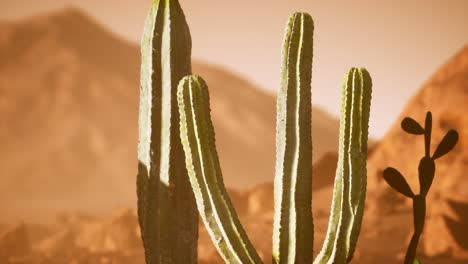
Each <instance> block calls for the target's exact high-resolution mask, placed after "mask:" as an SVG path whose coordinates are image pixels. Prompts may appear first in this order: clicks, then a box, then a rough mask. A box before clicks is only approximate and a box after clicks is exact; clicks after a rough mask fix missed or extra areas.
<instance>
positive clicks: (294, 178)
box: [273, 13, 314, 264]
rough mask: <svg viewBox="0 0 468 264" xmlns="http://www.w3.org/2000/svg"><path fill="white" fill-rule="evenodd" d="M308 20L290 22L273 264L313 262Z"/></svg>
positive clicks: (297, 17)
mask: <svg viewBox="0 0 468 264" xmlns="http://www.w3.org/2000/svg"><path fill="white" fill-rule="evenodd" d="M313 30H314V25H313V20H312V17H311V16H310V15H308V14H306V13H296V14H293V15H292V16H291V17H290V18H289V22H288V26H287V29H286V34H285V39H284V47H283V59H282V60H283V67H282V74H281V88H280V90H279V92H278V99H277V100H278V103H277V139H276V155H277V159H276V176H275V219H274V231H273V262H274V263H290V264H294V263H311V262H312V257H313V221H312V212H311V200H312V164H311V161H312V138H311V71H312V56H313V54H312V53H313Z"/></svg>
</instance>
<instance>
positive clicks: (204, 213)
mask: <svg viewBox="0 0 468 264" xmlns="http://www.w3.org/2000/svg"><path fill="white" fill-rule="evenodd" d="M178 102H179V111H180V137H181V140H182V144H183V147H184V151H185V157H186V166H187V170H188V174H189V177H190V182H191V184H192V188H193V191H194V193H195V198H196V201H197V205H198V210H199V212H200V215H201V218H202V219H203V222H204V224H205V226H206V227H207V230H208V232H209V234H210V236H211V239H212V240H213V241H214V244H215V246H216V248H217V250H218V252H219V253H220V254H221V256H222V257H223V259H224V260H225V262H226V263H246V264H247V263H261V261H260V258H259V256H258V255H257V252H256V251H255V249H254V248H253V246H252V244H251V243H250V241H249V239H248V237H247V235H246V233H245V231H244V229H243V228H242V226H241V224H240V222H239V219H238V217H237V214H236V212H235V210H234V208H233V206H232V203H231V201H230V199H229V196H228V195H227V192H226V189H225V187H224V183H223V177H222V173H221V167H220V164H219V160H218V154H217V152H216V146H215V134H214V129H213V124H212V122H211V116H210V102H209V94H208V87H207V86H206V84H205V82H204V81H203V79H202V78H200V77H198V76H188V77H186V78H184V79H183V80H182V81H181V82H180V84H179V88H178Z"/></svg>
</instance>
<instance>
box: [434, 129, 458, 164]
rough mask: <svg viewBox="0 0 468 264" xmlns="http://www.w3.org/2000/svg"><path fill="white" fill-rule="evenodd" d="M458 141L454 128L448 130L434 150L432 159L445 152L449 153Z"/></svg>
mask: <svg viewBox="0 0 468 264" xmlns="http://www.w3.org/2000/svg"><path fill="white" fill-rule="evenodd" d="M457 142H458V133H457V131H455V130H453V129H452V130H450V131H449V132H448V133H447V134H446V135H445V137H444V138H443V139H442V141H440V144H439V146H438V147H437V149H436V151H434V155H433V156H432V158H433V159H438V158H440V157H442V156H444V155H445V154H447V153H449V152H450V151H451V150H452V149H453V148H454V147H455V145H457Z"/></svg>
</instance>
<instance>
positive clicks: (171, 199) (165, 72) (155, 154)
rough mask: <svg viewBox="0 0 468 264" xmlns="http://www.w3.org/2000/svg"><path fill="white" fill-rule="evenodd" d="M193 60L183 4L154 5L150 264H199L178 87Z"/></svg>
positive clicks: (146, 192)
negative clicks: (183, 146)
mask: <svg viewBox="0 0 468 264" xmlns="http://www.w3.org/2000/svg"><path fill="white" fill-rule="evenodd" d="M190 57H191V37H190V32H189V28H188V26H187V23H186V21H185V17H184V14H183V11H182V9H181V7H180V5H179V3H178V1H177V0H153V1H152V7H151V10H150V12H149V15H148V17H147V20H146V24H145V30H144V34H143V38H142V43H141V58H142V63H141V89H140V93H141V94H140V110H139V144H138V161H139V166H138V176H137V196H138V218H139V224H140V228H141V236H142V240H143V244H144V248H145V255H146V263H148V264H156V263H184V264H185V263H196V262H197V239H198V215H197V210H196V204H195V198H194V196H193V192H192V191H191V186H190V182H189V180H188V176H187V171H186V168H185V160H184V152H183V149H182V145H181V143H180V137H179V134H180V133H179V114H178V110H177V98H176V96H177V84H178V82H179V81H180V80H181V79H182V77H184V76H185V75H187V74H190V73H191V58H190ZM181 252H183V253H182V254H181Z"/></svg>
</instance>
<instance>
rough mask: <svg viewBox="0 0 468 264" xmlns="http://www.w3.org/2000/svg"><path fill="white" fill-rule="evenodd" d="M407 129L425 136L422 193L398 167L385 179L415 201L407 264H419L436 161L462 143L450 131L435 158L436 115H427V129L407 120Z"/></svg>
mask: <svg viewBox="0 0 468 264" xmlns="http://www.w3.org/2000/svg"><path fill="white" fill-rule="evenodd" d="M401 127H402V128H403V130H404V131H405V132H407V133H409V134H412V135H424V153H425V155H424V156H423V157H422V159H421V161H420V162H419V167H418V172H419V187H420V193H419V194H418V195H416V194H414V192H413V190H411V187H410V186H409V184H408V183H407V182H406V180H405V178H404V177H403V175H402V174H401V173H400V172H399V171H398V170H397V169H395V168H392V167H388V168H387V169H385V170H384V173H383V176H384V179H385V181H386V182H387V183H388V184H389V185H390V186H391V187H392V188H393V189H395V190H396V191H397V192H399V193H401V194H402V195H404V196H406V197H408V198H411V199H413V224H414V234H413V236H412V238H411V242H410V244H409V246H408V250H407V251H406V257H405V262H404V263H405V264H412V263H419V260H417V259H416V251H417V248H418V243H419V238H420V237H421V235H422V232H423V229H424V222H425V220H426V219H425V218H426V196H427V193H428V192H429V189H430V188H431V186H432V181H433V180H434V175H435V169H436V164H435V160H436V159H438V158H440V157H442V156H444V155H446V154H447V153H449V152H450V151H451V150H452V149H453V148H454V147H455V145H456V144H457V142H458V132H457V131H455V130H450V131H449V132H447V134H446V135H445V136H444V138H443V139H442V141H441V142H440V143H439V146H438V147H437V149H436V150H435V151H434V154H433V155H432V156H431V135H432V113H431V112H428V113H427V114H426V121H425V125H424V128H423V127H422V126H421V125H420V124H419V123H418V122H416V120H414V119H412V118H410V117H407V118H405V119H403V121H402V123H401Z"/></svg>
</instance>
